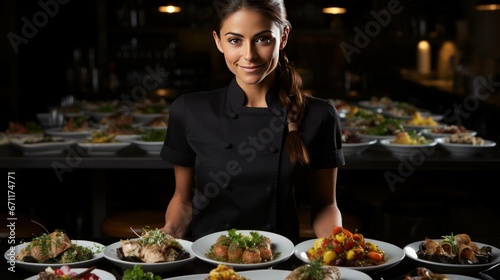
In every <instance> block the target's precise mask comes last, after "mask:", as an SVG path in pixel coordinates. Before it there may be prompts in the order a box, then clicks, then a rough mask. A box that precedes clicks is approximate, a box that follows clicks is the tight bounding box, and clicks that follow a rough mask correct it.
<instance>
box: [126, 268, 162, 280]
mask: <svg viewBox="0 0 500 280" xmlns="http://www.w3.org/2000/svg"><path fill="white" fill-rule="evenodd" d="M122 280H161V277H160V276H158V275H154V274H153V273H152V272H144V270H142V266H141V265H138V264H136V265H134V267H133V268H129V269H126V270H125V272H124V273H123V278H122Z"/></svg>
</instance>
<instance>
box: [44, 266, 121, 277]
mask: <svg viewBox="0 0 500 280" xmlns="http://www.w3.org/2000/svg"><path fill="white" fill-rule="evenodd" d="M94 270H95V267H91V268H86V269H79V270H78V272H77V271H76V269H71V268H70V267H69V266H67V265H63V266H61V267H60V268H56V269H53V268H52V267H47V268H46V269H45V270H44V271H42V272H40V273H38V275H37V277H38V278H37V279H38V280H63V279H71V280H78V279H80V280H100V279H101V277H100V276H99V275H97V274H96V272H95V271H94ZM110 275H111V274H110ZM113 278H115V277H114V276H113Z"/></svg>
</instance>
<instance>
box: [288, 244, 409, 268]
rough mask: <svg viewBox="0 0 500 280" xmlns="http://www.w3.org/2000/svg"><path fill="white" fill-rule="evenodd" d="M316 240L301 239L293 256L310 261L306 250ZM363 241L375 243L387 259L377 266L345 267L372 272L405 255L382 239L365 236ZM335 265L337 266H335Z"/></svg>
mask: <svg viewBox="0 0 500 280" xmlns="http://www.w3.org/2000/svg"><path fill="white" fill-rule="evenodd" d="M316 240H317V239H310V240H306V241H303V242H301V243H299V244H297V245H296V246H295V251H294V254H295V256H296V257H297V258H299V259H300V260H301V261H303V262H305V263H310V260H309V258H308V257H307V254H306V252H307V251H308V250H309V249H310V248H311V247H313V245H314V242H315V241H316ZM365 241H366V242H372V243H374V244H375V245H377V246H378V248H379V249H380V250H382V251H384V252H385V255H386V257H387V261H386V262H385V263H383V264H381V265H377V266H364V267H346V268H347V269H352V270H357V271H362V272H365V273H367V272H374V271H378V270H381V269H383V268H387V267H390V266H393V265H395V264H397V263H399V262H400V261H402V260H403V258H404V257H405V252H404V251H403V250H402V249H401V248H399V247H398V246H396V245H393V244H390V243H387V242H383V241H379V240H375V239H370V238H365ZM337 267H339V266H337ZM339 268H340V267H339Z"/></svg>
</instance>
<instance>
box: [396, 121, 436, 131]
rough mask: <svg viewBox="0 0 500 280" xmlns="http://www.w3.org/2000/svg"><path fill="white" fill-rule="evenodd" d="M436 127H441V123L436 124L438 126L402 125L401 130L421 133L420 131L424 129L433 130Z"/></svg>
mask: <svg viewBox="0 0 500 280" xmlns="http://www.w3.org/2000/svg"><path fill="white" fill-rule="evenodd" d="M438 126H443V124H442V123H438V125H415V124H405V123H404V124H403V128H404V129H405V131H412V130H413V131H416V132H420V131H422V129H426V128H433V127H438Z"/></svg>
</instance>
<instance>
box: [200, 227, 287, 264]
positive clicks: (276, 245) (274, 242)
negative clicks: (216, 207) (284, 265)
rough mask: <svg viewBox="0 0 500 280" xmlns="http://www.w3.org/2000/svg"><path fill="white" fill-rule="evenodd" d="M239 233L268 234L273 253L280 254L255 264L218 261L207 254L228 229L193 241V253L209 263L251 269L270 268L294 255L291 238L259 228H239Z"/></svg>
mask: <svg viewBox="0 0 500 280" xmlns="http://www.w3.org/2000/svg"><path fill="white" fill-rule="evenodd" d="M236 232H237V233H242V234H243V235H250V232H257V233H258V234H260V235H263V236H266V237H268V238H269V239H271V248H272V250H273V253H278V252H279V253H280V255H279V256H278V257H277V258H275V259H273V260H271V261H268V262H263V263H255V264H239V263H230V262H221V261H216V260H212V259H210V258H208V257H207V256H206V254H207V253H208V252H209V251H210V247H211V246H212V245H214V244H215V241H216V240H217V238H219V237H220V236H221V235H227V234H228V232H227V231H219V232H215V233H212V234H209V235H206V236H204V237H201V238H199V239H198V240H196V241H195V242H194V243H193V246H192V247H191V248H192V250H193V253H194V254H195V255H196V257H197V258H199V259H201V260H203V261H206V262H208V263H211V264H213V265H218V264H225V265H228V266H232V267H233V268H234V270H249V269H258V268H268V267H271V266H273V265H276V264H278V263H281V262H284V261H286V260H287V259H288V258H290V257H291V256H292V255H293V250H294V246H293V243H292V241H290V239H288V238H286V237H284V236H282V235H279V234H276V233H272V232H267V231H259V230H237V231H236Z"/></svg>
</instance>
